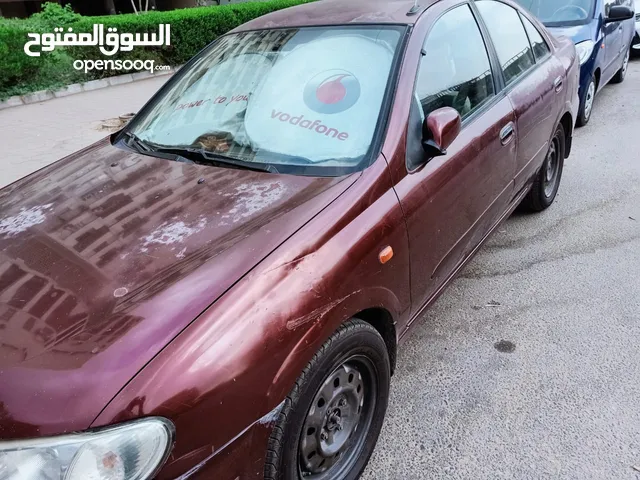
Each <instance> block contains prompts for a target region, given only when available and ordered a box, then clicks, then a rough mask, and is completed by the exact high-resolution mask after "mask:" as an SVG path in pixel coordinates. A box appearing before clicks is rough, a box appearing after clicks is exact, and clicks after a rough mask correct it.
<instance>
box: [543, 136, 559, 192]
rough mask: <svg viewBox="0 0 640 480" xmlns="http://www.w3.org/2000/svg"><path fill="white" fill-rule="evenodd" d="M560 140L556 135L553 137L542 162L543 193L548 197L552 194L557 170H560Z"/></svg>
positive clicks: (556, 180) (556, 178)
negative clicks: (545, 157)
mask: <svg viewBox="0 0 640 480" xmlns="http://www.w3.org/2000/svg"><path fill="white" fill-rule="evenodd" d="M559 152H560V141H559V140H558V136H557V135H556V136H555V137H553V140H552V141H551V145H550V146H549V152H548V153H547V159H546V161H545V163H544V167H543V174H544V195H545V196H546V197H547V198H549V197H551V196H552V195H553V192H554V190H555V188H556V183H557V182H558V172H559V171H560V158H559Z"/></svg>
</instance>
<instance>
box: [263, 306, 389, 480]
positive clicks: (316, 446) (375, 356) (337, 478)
mask: <svg viewBox="0 0 640 480" xmlns="http://www.w3.org/2000/svg"><path fill="white" fill-rule="evenodd" d="M390 376H391V368H390V363H389V355H388V352H387V348H386V345H385V342H384V340H383V339H382V337H381V336H380V334H379V333H378V331H377V330H376V329H375V328H373V327H372V326H371V325H370V324H368V323H366V322H364V321H362V320H359V319H355V318H354V319H351V320H349V321H347V322H346V323H344V324H343V325H342V326H341V327H340V328H339V329H338V330H337V331H336V332H335V333H334V334H333V335H332V336H331V337H330V338H329V339H328V340H327V341H326V342H325V343H324V344H323V345H322V347H321V348H320V350H319V351H318V352H317V353H316V354H315V355H314V356H313V358H312V359H311V361H310V362H309V363H308V364H307V366H306V367H305V369H304V370H303V372H302V374H301V375H300V377H298V380H297V381H296V383H295V385H294V386H293V389H292V390H291V393H290V394H289V395H288V396H287V398H286V399H285V401H284V405H283V407H282V409H281V411H280V414H279V417H278V420H277V422H276V425H275V426H274V429H273V431H272V433H271V437H270V439H269V445H268V450H267V455H266V460H265V469H264V478H265V479H266V480H302V479H304V478H309V475H310V474H311V475H313V476H312V477H311V478H313V479H314V480H355V479H357V478H359V477H360V475H361V474H362V472H363V470H364V468H365V467H366V465H367V463H368V462H369V457H370V456H371V454H372V452H373V449H374V447H375V444H376V442H377V440H378V435H379V433H380V429H381V428H382V423H383V421H384V416H385V413H386V410H387V404H388V397H389V384H390ZM334 452H335V453H334Z"/></svg>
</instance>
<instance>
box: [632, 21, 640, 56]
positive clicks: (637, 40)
mask: <svg viewBox="0 0 640 480" xmlns="http://www.w3.org/2000/svg"><path fill="white" fill-rule="evenodd" d="M636 18H637V17H636ZM631 48H633V49H634V50H637V51H639V52H640V20H638V21H636V34H635V35H634V36H633V40H632V41H631Z"/></svg>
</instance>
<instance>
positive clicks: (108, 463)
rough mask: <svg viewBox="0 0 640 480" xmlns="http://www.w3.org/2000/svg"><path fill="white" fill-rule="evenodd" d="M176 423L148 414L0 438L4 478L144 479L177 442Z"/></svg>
mask: <svg viewBox="0 0 640 480" xmlns="http://www.w3.org/2000/svg"><path fill="white" fill-rule="evenodd" d="M173 437H174V427H173V424H172V423H171V422H170V421H169V420H167V419H164V418H160V417H149V418H144V419H141V420H135V421H133V422H128V423H123V424H120V425H116V426H112V427H106V428H102V429H99V430H93V431H87V432H82V433H73V434H69V435H60V436H57V437H48V438H38V439H34V440H15V441H8V442H0V480H144V479H147V478H150V477H151V476H152V475H155V473H157V470H158V468H159V467H160V466H161V465H162V464H163V463H164V461H165V460H166V459H167V456H168V455H169V451H170V449H171V447H172V445H173Z"/></svg>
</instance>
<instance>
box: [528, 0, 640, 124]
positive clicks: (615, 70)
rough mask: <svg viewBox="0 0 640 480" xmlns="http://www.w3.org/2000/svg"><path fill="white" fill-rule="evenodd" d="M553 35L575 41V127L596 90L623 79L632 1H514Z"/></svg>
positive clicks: (587, 111) (632, 29)
mask: <svg viewBox="0 0 640 480" xmlns="http://www.w3.org/2000/svg"><path fill="white" fill-rule="evenodd" d="M517 1H518V2H519V3H520V4H521V5H523V6H524V7H525V8H528V9H529V10H530V11H531V12H532V13H533V14H534V15H536V16H537V17H538V18H539V19H540V20H541V21H542V23H544V24H545V26H546V27H547V28H548V29H549V31H550V32H551V33H553V34H554V35H557V36H560V35H564V36H567V37H569V38H571V39H572V40H573V41H574V43H575V44H576V50H577V52H578V55H579V56H580V90H579V95H580V110H579V111H578V117H577V119H576V124H577V126H579V127H581V126H583V125H586V124H587V123H588V122H589V119H590V118H591V112H592V110H593V100H594V98H595V96H596V93H597V92H598V91H599V90H600V89H601V88H602V87H604V86H605V85H606V84H607V83H609V82H614V83H620V82H622V81H623V80H624V77H625V75H626V73H627V67H628V65H629V52H630V50H631V45H632V42H633V40H634V36H635V35H636V27H635V21H634V16H635V13H634V0H517Z"/></svg>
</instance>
